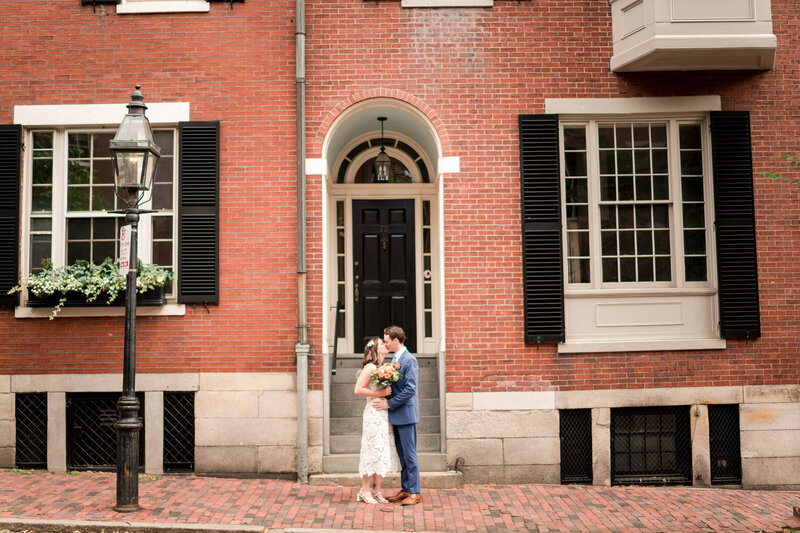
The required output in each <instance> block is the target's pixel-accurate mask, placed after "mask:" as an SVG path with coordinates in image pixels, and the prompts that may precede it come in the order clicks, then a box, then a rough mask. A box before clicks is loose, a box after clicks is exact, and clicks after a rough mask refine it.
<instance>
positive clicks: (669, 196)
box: [562, 120, 708, 287]
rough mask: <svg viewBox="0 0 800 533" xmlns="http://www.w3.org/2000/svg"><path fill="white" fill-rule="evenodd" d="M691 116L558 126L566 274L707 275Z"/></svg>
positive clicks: (701, 181) (666, 282)
mask: <svg viewBox="0 0 800 533" xmlns="http://www.w3.org/2000/svg"><path fill="white" fill-rule="evenodd" d="M704 148H705V141H704V136H703V129H702V127H701V122H700V121H682V120H661V121H642V122H633V121H626V122H606V121H588V122H585V123H575V124H565V125H564V126H563V127H562V152H563V174H564V209H565V221H566V224H565V232H566V246H565V254H566V271H567V282H568V283H570V284H586V285H591V286H594V287H599V286H608V284H632V283H638V284H642V283H651V284H654V286H655V285H657V286H675V285H681V286H682V285H683V284H685V283H688V282H706V281H708V249H707V241H708V238H707V231H708V224H707V222H706V220H707V211H708V206H707V205H706V193H705V190H706V187H707V178H706V169H705V166H704V164H703V161H704V153H703V151H704Z"/></svg>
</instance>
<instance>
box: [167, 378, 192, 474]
mask: <svg viewBox="0 0 800 533" xmlns="http://www.w3.org/2000/svg"><path fill="white" fill-rule="evenodd" d="M164 471H165V472H193V471H194V393H193V392H165V393H164Z"/></svg>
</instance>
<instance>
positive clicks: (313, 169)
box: [306, 157, 328, 176]
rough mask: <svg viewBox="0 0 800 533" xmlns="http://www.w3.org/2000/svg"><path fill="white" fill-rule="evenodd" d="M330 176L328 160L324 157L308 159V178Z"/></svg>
mask: <svg viewBox="0 0 800 533" xmlns="http://www.w3.org/2000/svg"><path fill="white" fill-rule="evenodd" d="M327 174H328V160H327V159H325V158H324V157H314V158H311V157H310V158H307V159H306V176H325V175H327Z"/></svg>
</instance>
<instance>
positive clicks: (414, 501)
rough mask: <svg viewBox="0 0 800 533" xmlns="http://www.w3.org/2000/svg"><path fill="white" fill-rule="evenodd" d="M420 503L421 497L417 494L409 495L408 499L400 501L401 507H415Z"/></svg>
mask: <svg viewBox="0 0 800 533" xmlns="http://www.w3.org/2000/svg"><path fill="white" fill-rule="evenodd" d="M421 501H422V496H421V495H419V494H409V495H408V498H406V499H405V500H403V501H401V502H400V503H401V504H402V505H416V504H418V503H420V502H421Z"/></svg>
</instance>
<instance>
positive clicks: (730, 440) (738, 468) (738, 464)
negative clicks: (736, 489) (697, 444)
mask: <svg viewBox="0 0 800 533" xmlns="http://www.w3.org/2000/svg"><path fill="white" fill-rule="evenodd" d="M708 435H709V439H710V444H711V483H712V484H717V485H719V484H737V485H738V484H741V482H742V454H741V448H740V445H739V406H738V405H709V406H708Z"/></svg>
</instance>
